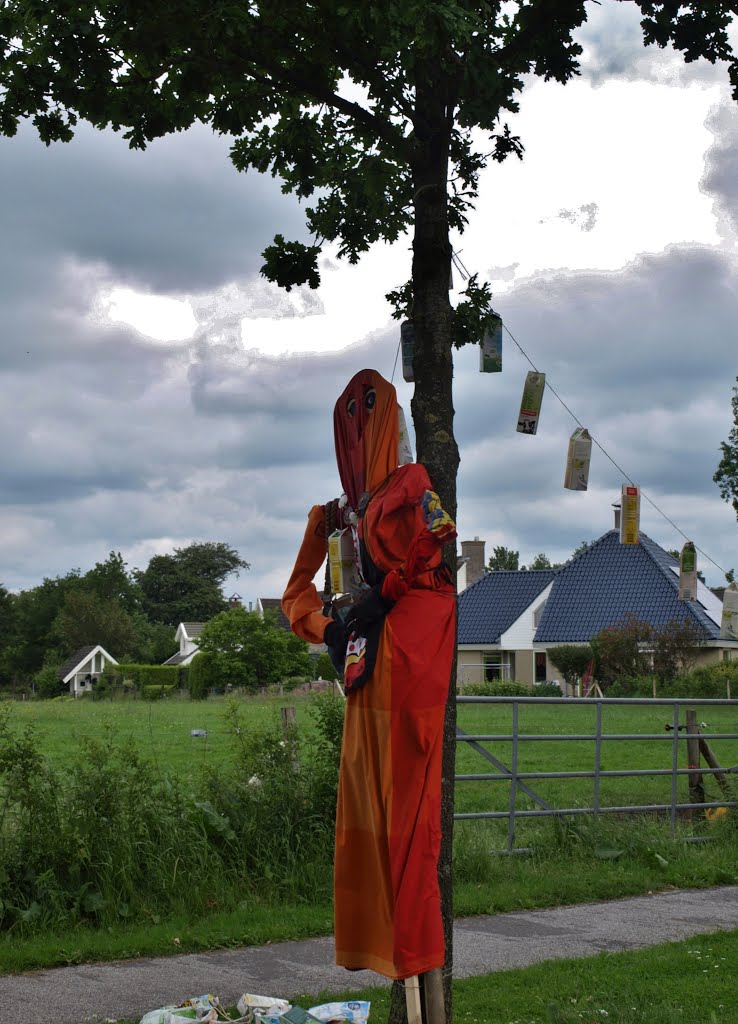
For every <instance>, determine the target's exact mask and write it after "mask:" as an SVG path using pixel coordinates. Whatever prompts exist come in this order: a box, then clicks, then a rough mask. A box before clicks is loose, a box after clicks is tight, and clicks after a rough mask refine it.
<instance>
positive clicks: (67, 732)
mask: <svg viewBox="0 0 738 1024" xmlns="http://www.w3.org/2000/svg"><path fill="white" fill-rule="evenodd" d="M310 700H311V695H310V694H300V695H287V696H285V697H272V696H269V697H250V698H247V699H245V700H242V701H240V707H241V710H242V712H243V714H244V717H245V719H246V720H247V723H248V726H249V727H252V728H258V727H259V726H262V725H265V724H266V723H268V722H270V721H273V720H274V719H275V718H276V717H277V716H278V713H279V708H280V707H283V706H288V705H289V706H293V707H295V708H296V714H297V723H298V726H299V728H300V730H301V731H302V732H304V733H305V735H309V734H310V731H311V729H312V728H313V725H312V721H311V719H310V718H309V716H308V715H307V707H308V705H309V703H310ZM225 704H226V702H225V700H224V699H223V698H214V699H211V700H209V701H202V702H191V701H189V700H187V699H181V700H180V699H174V700H166V701H155V702H149V701H140V700H123V701H114V702H113V701H98V702H93V701H89V700H81V701H72V700H68V699H63V700H55V701H38V702H26V703H22V702H15V703H14V704H13V709H12V717H13V720H14V721H15V722H16V723H17V724H19V725H22V724H33V726H34V728H35V729H37V731H38V733H39V735H40V736H41V737H42V739H43V747H44V750H45V752H46V753H47V754H48V756H49V757H50V758H52V759H53V760H55V761H57V762H58V763H61V762H63V761H65V760H66V759H68V758H69V757H70V755H72V754H73V753H74V752H75V751H76V750H78V749H79V748H80V744H81V741H82V739H83V738H84V737H95V738H97V739H102V738H105V737H109V738H111V739H112V738H115V739H116V740H118V741H122V742H125V743H126V744H127V745H130V746H132V747H134V748H135V749H137V750H138V751H139V752H140V753H141V754H142V755H143V756H145V757H147V758H150V759H151V760H152V761H154V762H155V764H157V765H158V766H159V767H160V768H162V769H167V770H173V771H175V772H177V773H178V774H180V775H193V774H195V773H196V772H197V771H198V770H199V769H200V768H201V767H202V766H204V765H208V764H217V763H219V762H221V761H224V760H226V759H227V757H228V755H229V745H230V741H231V737H230V736H229V733H228V728H229V727H228V722H227V720H226V714H225ZM690 706H694V707H695V708H697V710H698V718H699V719H700V721H706V722H707V726H708V727H709V731H715V732H735V733H738V707H708V708H704V709H702V710H700V705H699V702H694V704H691V705H690ZM682 720H683V718H682ZM458 721H459V725H460V726H461V727H462V728H463V729H464V730H465V731H466V732H468V733H475V734H509V733H510V731H511V727H512V712H511V709H510V708H509V707H508V706H504V705H470V704H464V705H460V706H459V709H458ZM671 721H672V710H671V708H670V707H659V708H655V709H651V708H647V707H627V706H622V705H610V706H608V705H606V706H605V708H604V712H603V731H604V732H605V733H645V734H648V733H659V734H661V735H663V736H664V737H665V739H664V740H660V741H654V740H631V741H623V742H620V741H618V742H608V741H605V742H604V743H603V754H602V765H601V767H602V768H603V769H611V770H616V769H630V768H670V767H671V760H672V742H671V734H669V733H667V732H666V730H665V725H666V724H667V723H668V724H671ZM193 729H206V730H207V733H208V735H207V736H206V737H198V738H195V737H192V736H191V731H192V730H193ZM519 731H520V732H521V733H526V734H539V735H542V734H547V735H561V734H564V733H575V734H594V731H595V707H594V706H592V707H582V706H565V705H564V706H562V705H558V706H550V705H549V706H548V707H546V706H541V705H538V704H535V705H521V707H520V719H519ZM704 731H708V729H705V730H704ZM483 745H484V746H486V747H487V748H488V749H489V750H490V751H491V752H492V753H493V754H494V755H495V756H496V757H497V758H499V759H500V760H501V761H503V762H504V763H505V764H507V765H508V766H509V765H510V763H511V758H512V749H511V748H512V745H511V744H510V743H502V742H495V743H487V744H483ZM713 748H714V750H715V753H716V754H717V756H718V758H719V760H720V762H721V764H722V765H723V766H725V767H728V766H732V765H736V764H738V740H719V741H714V743H713ZM679 765H680V767H682V768H684V767H686V765H687V751H686V743H685V742H684V741H682V742H680V744H679ZM593 767H594V743H592V742H586V741H574V742H558V741H550V742H546V741H544V742H528V743H521V744H520V746H519V752H518V770H519V771H521V772H523V771H586V770H592V768H593ZM494 771H495V769H494V768H493V767H492V766H491V765H489V764H488V762H486V761H485V760H484V759H483V758H482V756H481V755H480V754H479V753H477V752H476V751H474V750H471V749H470V748H469V747H468V745H467V744H463V743H461V744H459V746H458V752H457V772H458V773H459V774H472V773H480V772H494ZM529 785H530V786H531V788H533V789H534V790H535V791H536V792H537V793H539V794H540V796H541V797H543V798H544V799H545V800H546V801H548V802H549V803H551V804H552V805H553V806H554V807H578V806H586V805H589V804H591V797H592V780H591V779H567V780H555V779H550V780H549V779H547V780H540V781H535V782H530V783H529ZM600 786H601V788H600V802H601V804H602V805H603V806H605V805H620V804H628V803H665V802H668V801H669V799H670V793H671V788H670V786H671V783H670V779H669V778H668V777H661V778H646V777H641V778H625V779H624V778H616V779H610V778H605V779H602V780H601V784H600ZM708 788H709V791H710V792H711V793H712V794H714V795H715V796H716V798H717V797H718V795H719V790H718V789H717V787H716V785H715V784H714V783H713V782H709V781H708ZM509 792H510V790H509V786H508V784H507V783H504V782H464V783H460V784H459V785H458V786H457V792H456V807H457V810H458V811H461V812H464V811H483V810H505V809H506V808H507V807H508V806H509ZM678 797H679V800H680V801H686V800H687V799H688V789H687V778H686V776H682V777H681V778H680V780H679V790H678ZM518 803H519V806H520V808H521V809H528V808H532V807H533V806H534V804H532V803H531V801H530V799H529V798H527V797H525V796H524V795H522V794H521V795H520V799H519V801H518Z"/></svg>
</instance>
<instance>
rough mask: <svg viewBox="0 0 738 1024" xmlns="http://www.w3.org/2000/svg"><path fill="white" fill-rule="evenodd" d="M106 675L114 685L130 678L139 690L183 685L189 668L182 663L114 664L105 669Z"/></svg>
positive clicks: (121, 683)
mask: <svg viewBox="0 0 738 1024" xmlns="http://www.w3.org/2000/svg"><path fill="white" fill-rule="evenodd" d="M104 674H105V676H106V677H107V678H108V679H110V681H111V683H112V685H113V686H116V685H123V683H124V682H126V681H127V680H130V681H131V682H132V683H133V685H134V686H135V687H136V689H137V690H143V688H144V687H146V686H171V687H172V688H174V687H178V686H181V685H182V684H183V682H184V680H185V679H186V675H187V669H186V668H183V667H182V666H180V665H135V664H130V665H125V664H124V665H112V666H108V668H106V669H105V673H104Z"/></svg>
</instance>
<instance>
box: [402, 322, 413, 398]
mask: <svg viewBox="0 0 738 1024" xmlns="http://www.w3.org/2000/svg"><path fill="white" fill-rule="evenodd" d="M400 346H401V348H402V376H403V379H404V380H406V381H407V382H408V383H412V381H414V380H415V371H414V370H413V357H414V356H415V324H414V323H413V322H412V320H405V321H404V322H403V323H402V324H401V325H400Z"/></svg>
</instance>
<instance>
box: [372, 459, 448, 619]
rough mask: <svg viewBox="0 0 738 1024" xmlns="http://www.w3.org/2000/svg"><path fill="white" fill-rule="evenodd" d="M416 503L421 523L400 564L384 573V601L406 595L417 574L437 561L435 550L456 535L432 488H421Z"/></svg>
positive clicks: (395, 599) (394, 599)
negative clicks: (421, 491)
mask: <svg viewBox="0 0 738 1024" xmlns="http://www.w3.org/2000/svg"><path fill="white" fill-rule="evenodd" d="M426 479H427V476H426ZM429 482H430V481H429ZM420 506H421V509H422V513H423V517H422V523H423V525H422V527H421V529H420V530H419V531H418V533H416V535H415V537H414V538H413V541H412V543H411V544H410V547H409V549H408V552H407V556H406V558H405V561H404V563H403V564H402V565H401V566H400V568H399V569H393V570H392V571H391V572H389V573H387V575H386V576H385V578H384V581H383V583H382V596H383V597H384V598H386V599H387V600H390V601H398V600H399V599H400V597H402V596H403V595H404V594H406V593H407V591H408V590H409V589H410V587H412V585H413V583H414V582H415V580H416V579H417V577H418V576H419V575H420V574H421V573H423V572H425V571H426V570H427V569H428V568H429V567H430V566H431V565H432V564H434V563H436V564H437V562H438V558H439V554H438V552H439V549H440V548H441V547H442V546H443V545H444V544H446V543H447V542H448V541H451V540H453V539H454V538H455V537H456V526H455V524H454V521H453V519H451V517H450V516H449V514H448V513H447V512H446V511H445V509H444V508H443V507H442V505H441V500H440V498H439V497H438V495H437V494H436V492H435V491H431V490H430V489H426V490H425V491H423V494H422V497H421V499H420Z"/></svg>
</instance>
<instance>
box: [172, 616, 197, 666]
mask: <svg viewBox="0 0 738 1024" xmlns="http://www.w3.org/2000/svg"><path fill="white" fill-rule="evenodd" d="M205 625H206V624H205V623H204V622H180V624H179V625H178V626H177V632H176V633H175V634H174V639H175V640H176V641H177V643H178V644H179V650H178V651H177V653H176V654H173V655H172V656H171V658H167V660H166V661H165V662H164V664H165V665H189V664H190V662H191V661H192V659H193V658H194V657H195V655H196V654H199V653H200V648H199V647H198V646H197V638H198V637H199V635H200V633H202V631H203V629H204V628H205Z"/></svg>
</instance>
